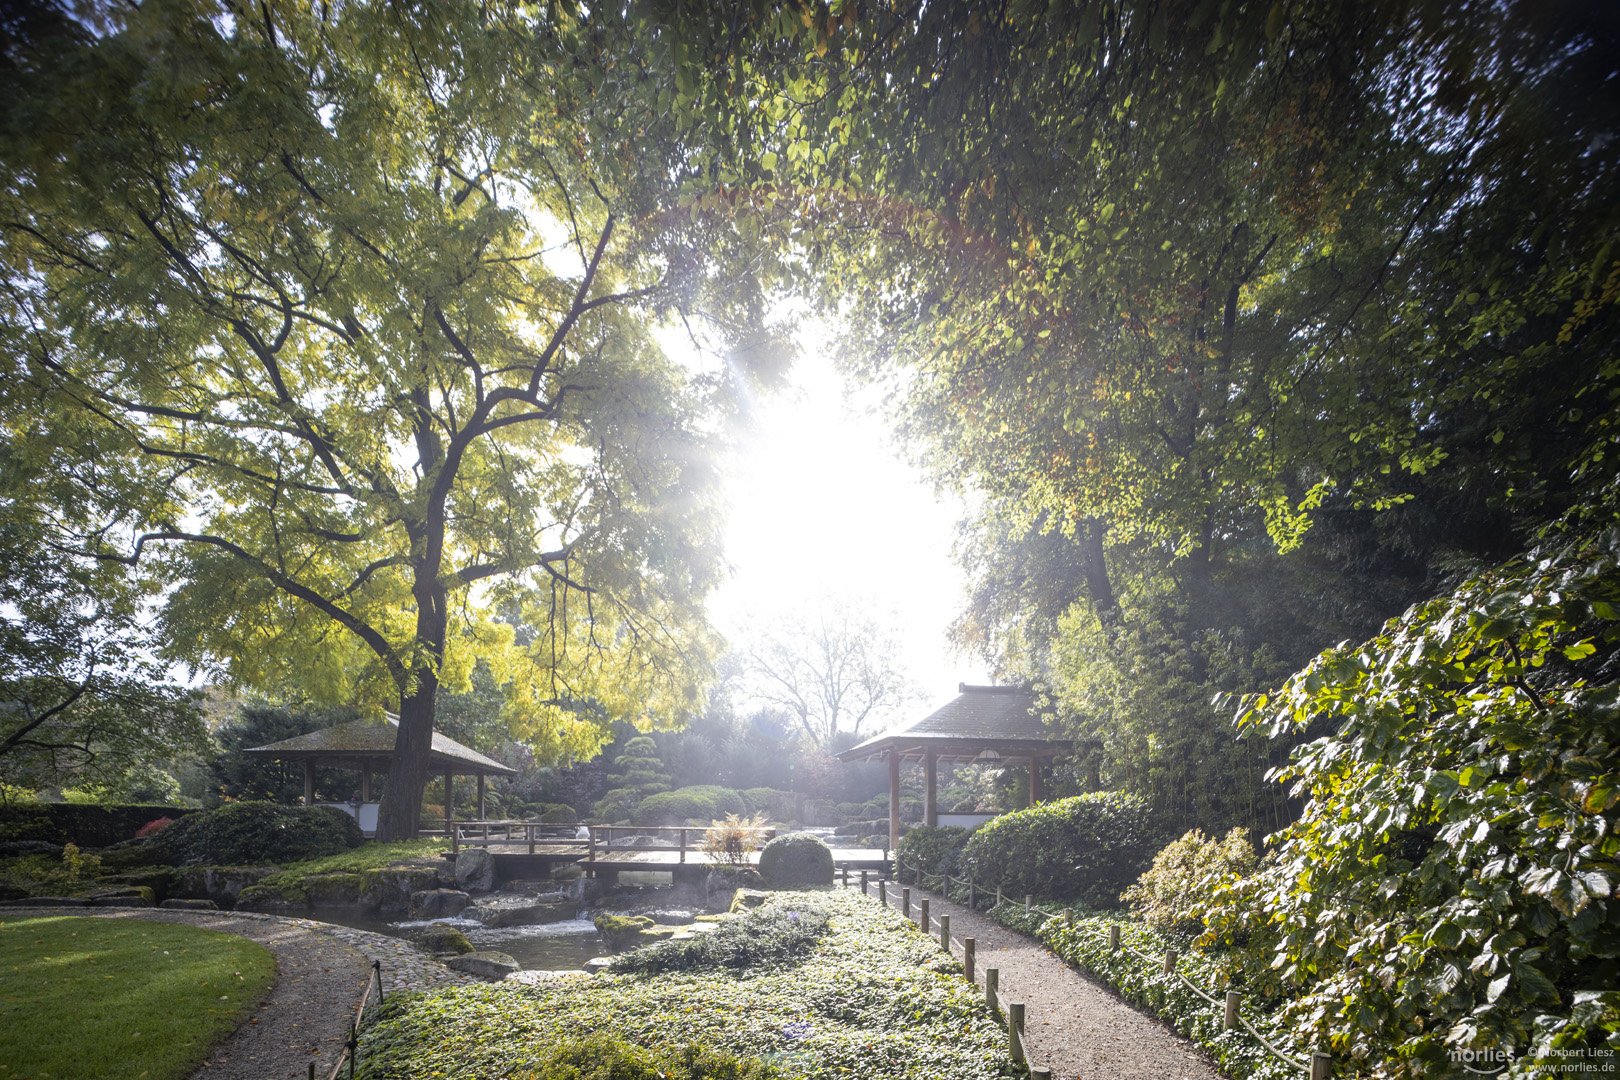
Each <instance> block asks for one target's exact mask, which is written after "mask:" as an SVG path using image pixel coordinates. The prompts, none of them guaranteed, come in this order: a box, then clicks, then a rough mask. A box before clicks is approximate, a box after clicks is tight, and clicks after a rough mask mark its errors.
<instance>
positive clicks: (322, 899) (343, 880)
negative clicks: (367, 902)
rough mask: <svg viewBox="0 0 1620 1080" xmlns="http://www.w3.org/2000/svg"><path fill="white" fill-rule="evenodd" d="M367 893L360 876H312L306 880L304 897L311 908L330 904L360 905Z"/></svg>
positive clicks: (363, 880)
mask: <svg viewBox="0 0 1620 1080" xmlns="http://www.w3.org/2000/svg"><path fill="white" fill-rule="evenodd" d="M364 891H365V879H364V878H363V877H362V876H361V875H360V874H357V873H356V874H310V875H308V876H306V877H305V878H304V895H305V896H306V897H308V898H309V903H310V906H311V907H324V906H326V905H328V904H358V903H360V895H361V893H362V892H364Z"/></svg>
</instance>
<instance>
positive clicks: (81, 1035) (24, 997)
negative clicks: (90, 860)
mask: <svg viewBox="0 0 1620 1080" xmlns="http://www.w3.org/2000/svg"><path fill="white" fill-rule="evenodd" d="M275 976H276V965H275V960H274V959H273V958H272V957H271V955H270V953H269V952H268V951H267V950H266V949H265V948H264V947H263V946H262V945H258V944H255V943H254V942H251V941H248V940H246V939H244V938H240V937H237V936H236V935H234V934H223V933H220V932H218V931H214V930H199V929H197V928H196V927H193V926H182V925H177V924H174V923H159V922H147V921H145V920H143V919H99V918H82V917H78V916H71V915H57V916H27V915H15V916H11V915H8V916H3V917H0V1080H100V1078H104V1077H119V1078H121V1080H141V1078H142V1077H145V1078H146V1080H170V1078H180V1077H185V1076H188V1075H190V1074H191V1072H192V1071H193V1070H195V1069H196V1068H197V1066H198V1065H199V1064H201V1062H202V1060H203V1058H204V1057H205V1056H206V1054H207V1052H208V1050H209V1049H210V1048H211V1047H212V1046H213V1045H214V1044H215V1043H216V1042H218V1041H219V1040H220V1039H221V1038H223V1037H224V1036H226V1035H228V1034H229V1033H230V1032H231V1031H233V1030H235V1028H236V1027H237V1025H239V1024H241V1023H242V1022H243V1021H244V1020H246V1019H247V1018H248V1017H249V1015H251V1013H252V1012H253V1010H254V1008H255V1007H256V1006H257V1005H258V1003H259V1001H260V999H261V998H262V997H263V996H264V992H265V991H266V990H267V989H268V988H269V986H270V984H271V983H272V982H274V981H275Z"/></svg>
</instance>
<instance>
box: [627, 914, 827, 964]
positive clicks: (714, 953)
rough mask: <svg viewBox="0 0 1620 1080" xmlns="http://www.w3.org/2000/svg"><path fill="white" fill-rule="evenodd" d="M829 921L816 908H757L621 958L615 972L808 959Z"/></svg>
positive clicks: (825, 915)
mask: <svg viewBox="0 0 1620 1080" xmlns="http://www.w3.org/2000/svg"><path fill="white" fill-rule="evenodd" d="M829 924H830V919H829V918H828V916H827V913H826V912H824V911H821V910H820V909H818V908H815V907H806V908H803V909H800V908H792V907H789V908H782V907H773V908H770V909H769V910H758V909H756V910H754V911H750V912H749V913H748V914H746V915H744V916H742V917H741V918H739V919H733V920H731V921H729V922H723V923H719V924H717V929H715V930H713V931H710V932H709V933H706V934H699V935H698V936H697V937H695V938H690V939H687V940H684V941H665V942H660V943H659V944H657V945H652V946H649V947H648V948H645V949H637V950H636V951H635V952H632V953H629V954H627V955H625V956H621V957H619V959H618V960H616V961H614V964H613V970H614V971H615V972H621V973H628V974H655V973H657V972H660V971H706V970H713V969H717V968H730V969H732V970H734V971H742V970H746V969H748V968H753V967H763V966H767V965H772V964H775V965H785V964H788V963H791V962H792V961H794V960H795V959H799V958H801V957H803V956H804V955H805V954H806V953H808V952H809V951H810V949H811V948H812V947H813V946H814V945H815V943H816V942H817V941H818V940H820V939H821V936H822V935H823V934H825V933H826V932H827V929H828V926H829Z"/></svg>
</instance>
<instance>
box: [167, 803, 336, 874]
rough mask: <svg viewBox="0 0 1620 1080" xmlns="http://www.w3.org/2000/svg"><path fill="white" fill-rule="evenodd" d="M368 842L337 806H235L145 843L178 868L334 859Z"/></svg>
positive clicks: (192, 818)
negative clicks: (322, 858)
mask: <svg viewBox="0 0 1620 1080" xmlns="http://www.w3.org/2000/svg"><path fill="white" fill-rule="evenodd" d="M364 839H365V836H364V835H363V834H362V833H361V832H360V826H359V825H358V824H357V823H356V822H355V820H354V818H352V817H350V816H349V815H348V814H345V813H344V812H343V811H341V810H339V809H337V808H335V807H331V806H279V805H277V804H275V803H266V802H233V803H226V804H225V805H224V806H221V807H217V808H215V809H213V810H205V811H203V812H202V813H200V814H188V815H186V816H185V817H183V818H181V819H180V820H179V821H177V822H175V823H174V824H173V825H170V826H168V827H166V828H164V829H163V830H161V831H160V832H158V833H157V834H155V835H154V836H153V837H152V838H151V839H150V840H148V841H146V844H147V850H148V851H149V852H150V853H151V856H152V860H153V861H161V862H166V863H170V864H172V865H175V866H205V865H212V866H243V865H249V864H253V863H289V862H298V861H300V860H302V859H318V858H320V857H322V856H323V855H336V854H338V853H340V852H344V851H348V850H349V849H350V848H354V847H359V846H360V843H361V841H363V840H364Z"/></svg>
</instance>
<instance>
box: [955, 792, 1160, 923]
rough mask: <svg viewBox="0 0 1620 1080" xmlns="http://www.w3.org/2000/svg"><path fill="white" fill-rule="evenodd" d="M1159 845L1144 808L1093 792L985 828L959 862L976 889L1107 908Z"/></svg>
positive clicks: (1124, 797)
mask: <svg viewBox="0 0 1620 1080" xmlns="http://www.w3.org/2000/svg"><path fill="white" fill-rule="evenodd" d="M1165 839H1166V837H1164V836H1163V835H1162V830H1161V829H1160V828H1159V827H1158V826H1156V825H1155V824H1154V822H1153V819H1152V815H1151V813H1150V811H1149V809H1148V804H1147V800H1145V799H1143V798H1142V797H1141V796H1138V795H1128V794H1125V793H1124V792H1117V791H1098V792H1093V793H1091V794H1089V795H1075V796H1072V797H1071V798H1067V799H1058V800H1056V801H1054V802H1048V803H1040V804H1039V805H1036V806H1032V807H1029V808H1028V809H1025V810H1018V811H1015V812H1014V813H1011V814H1002V815H1001V816H1000V817H997V818H994V819H993V820H991V821H988V822H986V823H985V824H983V825H981V826H979V827H978V828H977V829H975V830H974V831H973V834H972V835H971V836H970V837H969V838H968V841H967V844H966V846H965V847H964V848H963V850H962V862H963V865H964V867H965V868H966V869H967V870H968V871H969V872H970V873H971V874H972V876H973V877H974V878H975V879H976V881H977V883H978V884H979V885H980V887H982V888H986V889H994V888H995V887H996V886H997V885H1000V886H1001V887H1002V889H1004V890H1005V891H1006V892H1007V893H1008V894H1009V895H1012V896H1023V895H1026V894H1034V895H1036V896H1055V897H1062V898H1063V899H1065V900H1078V901H1081V902H1082V903H1086V904H1089V905H1091V906H1092V907H1098V908H1110V907H1117V906H1118V905H1119V902H1120V901H1119V894H1120V893H1121V892H1123V891H1124V890H1125V889H1126V887H1128V886H1129V885H1130V884H1131V883H1133V882H1134V881H1136V879H1137V878H1138V877H1140V876H1141V875H1142V872H1143V871H1144V870H1146V869H1147V868H1148V866H1149V865H1151V864H1152V862H1153V855H1154V853H1155V852H1156V851H1158V850H1159V848H1160V847H1161V846H1162V845H1163V843H1164V841H1165Z"/></svg>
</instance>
